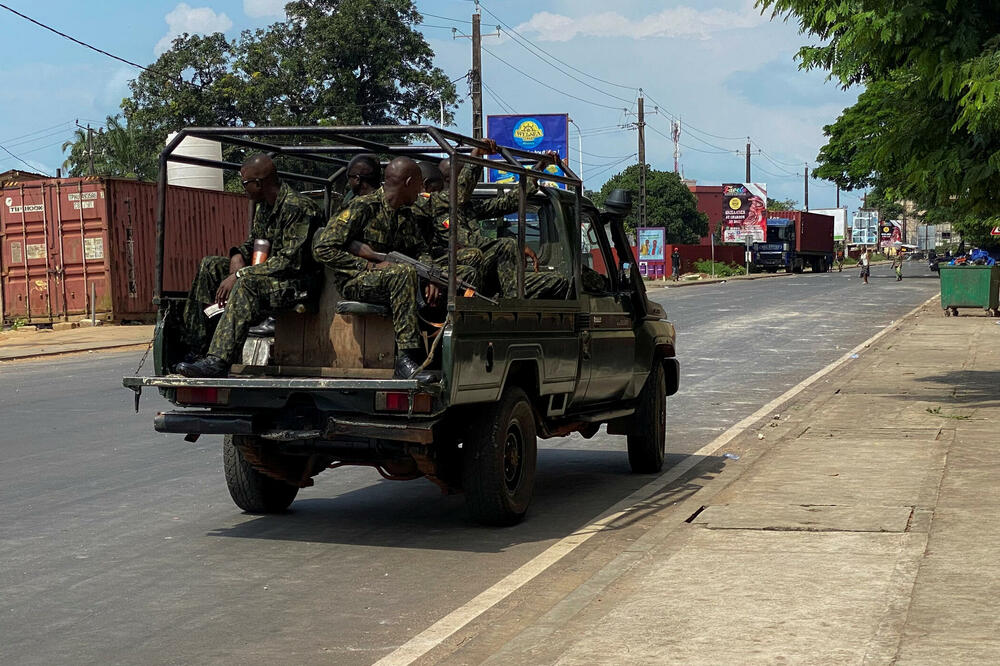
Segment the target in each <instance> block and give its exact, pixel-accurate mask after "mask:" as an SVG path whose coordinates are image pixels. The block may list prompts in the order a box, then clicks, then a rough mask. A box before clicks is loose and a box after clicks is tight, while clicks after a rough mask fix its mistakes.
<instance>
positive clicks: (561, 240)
mask: <svg viewBox="0 0 1000 666" xmlns="http://www.w3.org/2000/svg"><path fill="white" fill-rule="evenodd" d="M275 135H280V136H281V137H282V141H280V142H279V141H273V140H271V139H272V137H273V136H275ZM183 136H200V137H205V138H215V139H217V140H220V141H222V142H223V143H236V144H238V145H241V146H245V147H248V148H251V149H253V148H255V147H259V148H260V149H262V150H268V151H276V152H279V153H284V154H285V155H286V156H287V157H288V158H289V163H294V161H292V160H291V158H292V157H295V158H297V159H300V160H307V161H309V160H310V159H311V158H315V157H318V156H320V155H321V154H322V155H329V154H335V155H338V156H339V157H349V156H350V154H351V153H352V152H369V151H372V152H377V153H380V154H388V155H392V154H407V155H417V156H419V157H424V158H430V157H431V156H433V159H435V160H437V159H439V158H440V157H441V156H442V155H444V156H448V157H450V158H451V168H452V174H451V182H452V183H453V184H454V183H456V182H457V180H458V178H457V175H458V170H459V169H460V168H461V167H462V166H463V164H465V163H469V162H471V161H473V159H474V158H470V157H469V156H468V155H467V152H468V151H469V150H470V149H471V147H472V146H476V145H483V144H482V142H481V141H477V140H475V139H472V138H469V137H465V136H462V135H459V134H456V133H453V132H449V131H446V130H442V129H439V128H434V127H424V126H416V127H353V128H344V127H337V128H332V127H331V128H314V129H310V130H302V129H301V128H298V129H297V128H239V129H221V128H219V129H189V130H184V131H182V132H181V133H180V134H179V137H181V138H182V137H183ZM386 137H394V138H395V139H397V140H396V141H388V140H387V139H386ZM414 137H416V139H415V140H419V139H420V138H421V137H422V138H424V140H427V139H429V141H428V142H427V143H428V144H429V145H421V146H414V145H403V144H404V143H405V139H407V138H409V139H411V140H414ZM381 141H386V143H385V144H382V143H380V142H381ZM309 142H311V143H309ZM175 144H176V142H175ZM175 144H171V145H170V146H168V147H167V149H166V150H165V151H164V153H163V154H162V155H161V158H160V166H161V172H162V171H163V169H164V168H165V165H166V163H167V162H168V161H169V160H170V159H171V156H172V152H171V151H172V146H173V145H175ZM390 144H393V145H390ZM313 151H314V152H313ZM503 157H504V167H503V168H504V170H505V171H508V172H511V173H515V174H518V175H519V176H520V178H521V182H522V183H523V182H524V180H525V176H526V175H528V173H529V172H528V171H527V170H526V169H525V168H524V167H522V166H521V161H522V160H523V161H531V162H533V161H534V158H535V156H533V155H532V154H531V153H528V152H525V151H518V150H513V149H504V150H503ZM481 161H482V160H480V162H481ZM200 163H201V164H206V163H208V161H205V160H202V161H201V162H200ZM339 163H340V162H338V164H339ZM218 166H220V167H223V166H225V167H227V168H228V167H231V166H232V165H228V164H226V165H223V164H221V163H220V164H218ZM306 166H307V167H309V169H304V170H303V172H302V173H301V174H300V175H301V180H302V181H304V182H318V183H319V184H321V185H322V186H323V187H324V189H325V191H326V195H325V197H324V200H325V201H326V206H327V212H328V213H329V212H330V210H331V204H330V201H332V200H333V199H334V198H335V197H333V196H332V192H331V189H332V186H333V184H334V183H335V182H337V180H338V179H339V178H340V177H341V175H342V174H343V171H344V170H343V168H340V169H339V170H338V169H336V167H334V169H333V170H332V171H333V172H332V173H331V175H330V176H329V178H325V177H319V176H316V173H317V170H316V169H317V167H322V166H329V164H328V163H327V162H323V161H320V160H312V162H311V163H310V164H308V165H306ZM288 168H291V167H288ZM566 173H567V175H566V176H555V175H552V176H546V178H547V179H550V180H551V181H554V182H558V183H563V184H565V185H567V186H568V187H570V188H572V189H573V190H574V191H573V192H570V191H567V190H561V189H557V188H553V187H542V188H541V191H540V192H538V193H537V194H535V195H533V196H531V197H527V196H526V190H525V189H523V186H521V185H518V187H522V189H521V192H522V193H523V194H522V196H523V198H522V201H523V203H524V205H523V206H522V207H521V211H520V212H519V213H518V214H517V215H514V216H508V217H506V218H502V219H498V220H493V221H491V222H488V223H486V224H485V225H484V229H486V228H489V229H494V230H495V233H497V234H498V235H500V236H510V237H513V238H516V239H518V242H519V243H522V244H526V245H528V246H529V247H531V249H532V250H533V251H534V253H535V254H536V255H537V257H538V259H539V263H540V267H539V269H540V270H542V271H556V272H558V273H560V274H561V275H564V276H568V277H569V279H570V284H571V287H570V291H569V293H568V294H567V296H566V298H564V299H561V300H528V299H524V298H516V299H501V300H500V301H499V302H498V303H496V304H494V303H491V302H488V301H485V300H483V299H477V298H472V297H465V296H464V295H463V292H462V291H461V290H459V289H458V288H457V285H456V283H455V281H454V280H452V281H451V284H450V285H449V289H448V307H447V313H446V317H445V319H444V321H443V323H441V322H438V324H439V327H435V326H433V325H428V326H427V328H426V334H427V342H428V348H429V349H430V361H429V363H430V365H429V366H428V368H429V369H430V370H431V371H433V374H434V379H433V380H432V381H429V382H420V381H418V380H416V379H393V378H392V372H393V371H392V368H393V357H394V349H393V334H392V327H391V323H390V321H389V318H388V317H387V309H386V308H385V307H382V306H377V305H372V304H368V303H359V302H353V301H346V300H344V299H342V298H341V297H340V295H339V294H338V293H337V290H336V288H335V286H334V284H333V282H332V281H331V280H329V279H327V281H326V284H325V286H324V287H323V289H322V291H321V293H320V294H318V296H317V297H316V298H314V299H313V301H312V303H311V304H306V306H305V307H303V308H300V309H301V310H302V312H283V313H279V314H278V316H277V322H276V330H275V335H274V338H273V339H250V340H248V341H247V345H246V347H245V350H244V363H243V364H241V365H237V366H233V368H232V371H231V373H230V375H229V376H228V377H225V378H218V379H207V378H201V379H190V378H185V377H181V376H176V375H169V374H168V372H169V370H168V369H169V368H170V367H172V363H173V362H174V361H176V360H178V358H179V355H180V354H181V348H180V347H179V346H178V344H177V337H176V335H177V330H178V329H177V325H178V322H177V320H176V318H175V316H174V314H175V313H176V312H177V311H178V310H179V307H178V306H179V300H180V299H182V298H183V294H177V293H166V292H164V291H163V288H162V284H158V285H157V292H156V293H157V299H158V305H159V308H160V318H159V322H158V325H157V328H156V334H155V343H154V357H155V359H154V360H155V375H154V376H152V377H125V378H124V380H123V383H124V385H125V386H126V387H128V388H130V389H132V390H134V391H136V404H137V405H138V400H139V393H140V392H141V390H142V388H143V387H147V386H150V387H156V388H157V389H159V391H160V392H161V393H162V394H163V395H164V396H165V397H166V398H167V399H168V400H170V401H171V402H173V403H174V404H175V405H176V406H177V407H178V408H179V409H176V410H172V411H168V412H165V413H160V414H157V415H156V418H155V419H154V427H155V429H156V430H157V431H159V432H167V433H182V434H186V435H187V439H189V440H193V439H196V438H197V437H198V436H200V435H210V434H221V435H224V436H225V441H224V444H223V447H224V449H223V450H224V461H225V472H226V481H227V484H228V487H229V491H230V494H231V496H232V498H233V500H234V501H235V503H236V504H237V505H238V506H239V507H240V508H242V509H244V510H245V511H248V512H253V513H269V512H280V511H282V510H284V509H285V508H287V507H288V506H289V505H290V504H291V502H292V501H293V500H294V498H295V497H296V495H297V493H298V492H299V489H300V488H302V487H306V486H309V485H311V484H312V477H313V476H315V475H316V474H318V473H319V472H320V471H322V470H325V469H329V468H335V467H340V466H344V465H367V466H371V467H374V468H375V469H377V470H378V471H379V472H380V473H381V474H382V475H383V476H384V477H385V478H388V479H396V480H407V479H416V478H420V477H425V478H427V479H429V480H430V481H432V482H434V483H436V484H437V485H439V486H440V487H441V488H442V489H443V490H445V491H448V492H454V491H461V492H464V493H465V496H466V503H467V505H468V507H469V510H470V512H471V514H472V516H473V517H474V518H475V519H476V520H478V521H480V522H483V523H486V524H494V525H507V524H512V523H515V522H517V521H519V520H521V519H522V517H523V516H524V515H525V512H526V511H527V509H528V504H529V502H530V499H531V496H532V489H533V486H534V478H535V467H536V448H537V439H538V438H539V437H541V438H548V437H559V436H564V435H568V434H570V433H573V432H579V433H581V434H582V435H583V436H584V437H592V436H593V435H595V434H596V433H597V432H598V429H599V428H600V427H601V426H602V425H606V426H607V431H608V432H609V433H611V434H617V435H624V436H625V437H626V447H625V448H627V452H628V460H629V463H630V465H631V468H632V470H633V471H635V472H638V473H656V472H658V471H659V470H660V469H661V467H662V465H663V459H664V453H665V446H666V402H667V397H668V396H670V395H673V394H674V393H675V392H676V391H677V389H678V383H679V376H680V368H679V364H678V361H677V358H676V354H675V332H674V327H673V325H672V324H670V323H669V322H668V321H667V320H666V316H665V313H664V311H663V309H662V308H661V307H660V306H659V305H657V304H655V303H652V302H650V301H649V300H648V299H647V298H646V293H645V287H644V285H643V281H642V278H641V276H640V274H639V271H638V268H637V266H636V262H635V259H634V257H633V256H632V250H631V248H630V246H629V243H628V240H627V238H626V235H625V230H624V227H623V223H622V220H623V217H624V216H625V215H627V214H628V210H629V206H630V201H629V200H628V197H627V196H624V193H621V192H618V193H613V194H612V195H611V196H609V198H608V204H607V209H606V210H603V211H601V210H598V209H597V208H596V207H595V206H594V205H593V203H591V202H590V201H589V200H588V199H586V198H585V197H583V196H582V183H581V182H580V180H579V178H577V177H576V176H575V175H574V174H573V173H572V171H571V170H570V169H569V168H568V167H567V168H566ZM282 176H283V178H285V180H293V179H294V178H296V177H297V176H296V175H295V174H293V173H290V172H288V171H286V172H283V174H282ZM162 179H163V176H162V173H161V183H162V182H163V180H162ZM495 194H496V190H495V189H494V190H493V191H492V192H490V191H488V190H483V191H480V192H478V193H477V195H476V196H495ZM454 205H455V203H454V201H452V215H451V219H457V218H456V216H455V212H456V211H455V209H454ZM160 213H161V215H160V219H159V221H158V224H159V228H160V229H161V230H162V229H163V228H164V227H165V226H169V224H170V223H171V222H173V217H174V216H173V212H172V211H170V210H168V209H167V207H166V206H165V204H164V201H163V199H162V197H161V200H160ZM456 230H457V225H452V227H451V231H452V234H451V247H450V252H451V259H452V261H455V258H456V249H457V231H456ZM161 236H162V234H161ZM581 240H582V246H583V247H581ZM593 249H597V250H599V251H600V253H601V256H602V257H603V259H604V267H603V268H601V269H593V268H589V267H587V268H585V267H584V260H585V259H586V258H589V257H592V254H591V250H593ZM199 250H201V248H188V249H187V250H186V251H187V252H189V253H197V252H198V251H199ZM167 260H168V259H167V258H165V257H164V256H163V248H162V246H161V248H160V253H159V254H158V258H157V261H158V264H162V263H163V262H164V261H167ZM524 270H525V269H524V266H523V265H521V266H520V268H519V274H518V281H519V284H522V285H523V281H524V279H525V278H524V273H523V271H524ZM584 272H586V273H587V275H586V277H587V278H588V279H587V280H584V279H583V273H584ZM157 275H160V276H162V270H160V269H159V268H158V270H157ZM521 293H523V290H521ZM171 305H173V306H174V307H173V309H171Z"/></svg>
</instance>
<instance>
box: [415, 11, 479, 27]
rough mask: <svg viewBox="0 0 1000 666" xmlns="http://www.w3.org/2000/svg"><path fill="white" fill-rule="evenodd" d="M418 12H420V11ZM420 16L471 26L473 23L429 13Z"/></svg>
mask: <svg viewBox="0 0 1000 666" xmlns="http://www.w3.org/2000/svg"><path fill="white" fill-rule="evenodd" d="M417 11H418V12H420V10H419V9H418V10H417ZM420 14H421V15H423V16H430V17H431V18H436V19H443V20H445V21H454V22H455V23H469V24H471V23H472V21H469V20H466V19H459V18H452V17H450V16H440V15H439V14H428V13H427V12H420Z"/></svg>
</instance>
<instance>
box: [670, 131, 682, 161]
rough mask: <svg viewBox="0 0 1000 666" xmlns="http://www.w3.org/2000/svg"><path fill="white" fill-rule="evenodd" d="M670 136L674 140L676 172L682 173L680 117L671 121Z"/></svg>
mask: <svg viewBox="0 0 1000 666" xmlns="http://www.w3.org/2000/svg"><path fill="white" fill-rule="evenodd" d="M670 136H671V138H672V139H673V140H674V173H676V174H680V172H681V169H680V159H681V121H680V120H679V119H678V120H675V121H674V122H672V123H670Z"/></svg>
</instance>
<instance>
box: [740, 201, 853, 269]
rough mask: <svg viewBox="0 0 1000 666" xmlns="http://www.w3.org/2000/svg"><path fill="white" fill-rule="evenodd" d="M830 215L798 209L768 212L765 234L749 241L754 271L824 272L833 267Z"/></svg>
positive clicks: (831, 220)
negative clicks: (753, 241)
mask: <svg viewBox="0 0 1000 666" xmlns="http://www.w3.org/2000/svg"><path fill="white" fill-rule="evenodd" d="M833 261H834V257H833V218H832V217H830V216H829V215H819V214H817V213H807V212H802V211H781V212H775V213H769V214H768V218H767V237H766V238H765V240H764V242H763V243H754V244H753V265H754V267H755V268H756V269H757V270H764V271H767V272H768V273H777V272H778V271H779V270H784V271H786V272H788V273H801V272H802V271H803V270H805V267H806V266H809V267H810V268H812V270H813V272H814V273H825V272H826V271H828V270H830V267H831V266H833Z"/></svg>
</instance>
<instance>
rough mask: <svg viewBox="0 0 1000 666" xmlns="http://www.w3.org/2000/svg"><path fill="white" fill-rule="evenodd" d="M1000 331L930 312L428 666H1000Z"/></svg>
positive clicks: (581, 552)
mask: <svg viewBox="0 0 1000 666" xmlns="http://www.w3.org/2000/svg"><path fill="white" fill-rule="evenodd" d="M966 313H970V314H966ZM997 321H998V320H996V319H992V318H987V317H985V316H983V315H982V314H981V313H978V312H976V313H973V311H964V312H963V316H961V317H959V318H958V319H954V318H945V317H944V316H943V315H942V311H941V309H940V305H939V303H938V302H937V301H936V300H935V301H933V302H932V303H930V304H928V305H925V306H924V307H923V308H922V309H921V310H920V311H919V312H918V313H917V314H916V315H915V316H911V317H909V318H907V319H904V320H903V321H902V322H900V323H899V324H897V325H896V327H895V329H894V330H892V331H891V332H889V333H888V334H887V335H884V336H883V337H881V338H880V339H878V340H877V341H875V342H874V343H873V344H872V346H871V347H870V348H869V349H867V350H864V351H862V352H860V353H859V354H858V358H857V359H852V360H850V361H848V362H847V363H846V365H844V366H842V367H841V368H839V369H837V370H835V371H834V372H832V373H831V374H829V375H826V376H825V377H823V378H821V379H819V380H817V381H816V382H815V383H814V384H813V385H812V386H810V387H809V388H807V389H805V390H804V391H803V392H802V393H801V394H799V395H798V396H796V397H795V398H793V399H792V402H791V403H790V404H786V405H784V406H782V407H781V408H780V410H776V414H777V417H775V416H774V415H769V416H768V417H765V418H764V420H763V421H762V422H758V423H757V424H755V425H753V426H751V427H750V428H749V429H748V431H747V432H746V433H745V434H744V435H741V436H740V437H738V438H736V439H733V440H732V441H730V442H728V443H727V444H725V446H724V447H723V448H721V449H719V450H718V451H715V452H714V455H711V456H709V457H707V458H706V459H705V460H704V461H703V462H702V463H701V464H700V465H698V466H697V467H695V468H694V469H693V470H692V472H693V473H691V474H688V475H687V476H685V477H683V478H681V479H679V480H677V481H674V482H672V483H670V484H668V485H666V486H665V487H663V488H662V489H660V490H659V491H657V492H656V493H654V494H653V495H651V496H650V497H648V498H647V499H646V500H644V501H641V502H639V503H638V505H636V506H635V507H634V508H633V509H632V510H631V511H630V512H628V513H627V514H626V515H624V516H623V517H622V518H619V519H616V520H615V522H613V523H611V524H610V525H609V526H608V527H605V528H604V529H603V530H602V531H601V534H599V535H598V536H596V537H594V538H593V539H591V540H590V541H589V542H588V543H587V545H586V546H582V547H580V548H579V549H578V550H577V551H574V553H573V554H572V555H571V556H567V557H566V558H564V559H563V560H562V561H560V562H559V563H558V564H557V565H553V566H552V567H551V568H550V569H549V570H547V571H545V572H544V573H542V574H540V575H538V577H537V578H536V579H534V580H532V582H530V583H529V584H527V585H525V586H524V588H523V589H521V590H518V591H517V592H515V593H513V594H511V596H510V598H508V599H506V600H505V601H504V602H502V603H500V604H497V605H496V607H495V608H492V609H491V610H489V611H487V612H486V613H483V615H482V616H480V617H479V618H478V619H477V620H475V621H474V622H473V623H470V624H468V625H466V626H464V627H463V628H461V629H460V630H459V631H456V632H455V633H454V635H452V636H450V637H449V638H448V639H447V640H446V641H443V642H442V643H441V644H440V645H438V646H437V647H436V648H434V649H433V650H431V651H429V652H427V653H426V654H425V655H424V658H423V659H421V660H420V662H419V663H432V662H435V663H455V664H457V663H480V662H486V663H496V664H500V663H532V664H551V663H558V664H608V663H614V664H663V663H670V664H673V663H676V664H692V663H694V664H731V663H740V664H742V663H766V664H772V663H817V664H828V663H845V664H867V663H874V664H889V663H896V662H901V663H921V664H958V663H1000V614H998V613H997V612H996V599H997V598H998V596H1000V573H998V569H997V567H998V564H997V559H998V554H1000V491H998V488H1000V325H998V324H997ZM675 418H679V417H675ZM668 432H669V430H668ZM668 450H669V444H668ZM723 452H733V453H735V454H736V455H739V456H740V458H739V460H733V459H731V458H729V459H727V458H723V457H722V456H721V454H722V453H723ZM673 463H674V464H678V461H677V460H676V459H675V460H674V461H673ZM668 474H669V472H668ZM587 529H588V528H584V529H583V530H580V531H579V532H577V534H580V533H583V532H585V531H586V530H587ZM591 531H593V530H591ZM591 544H593V545H591Z"/></svg>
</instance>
